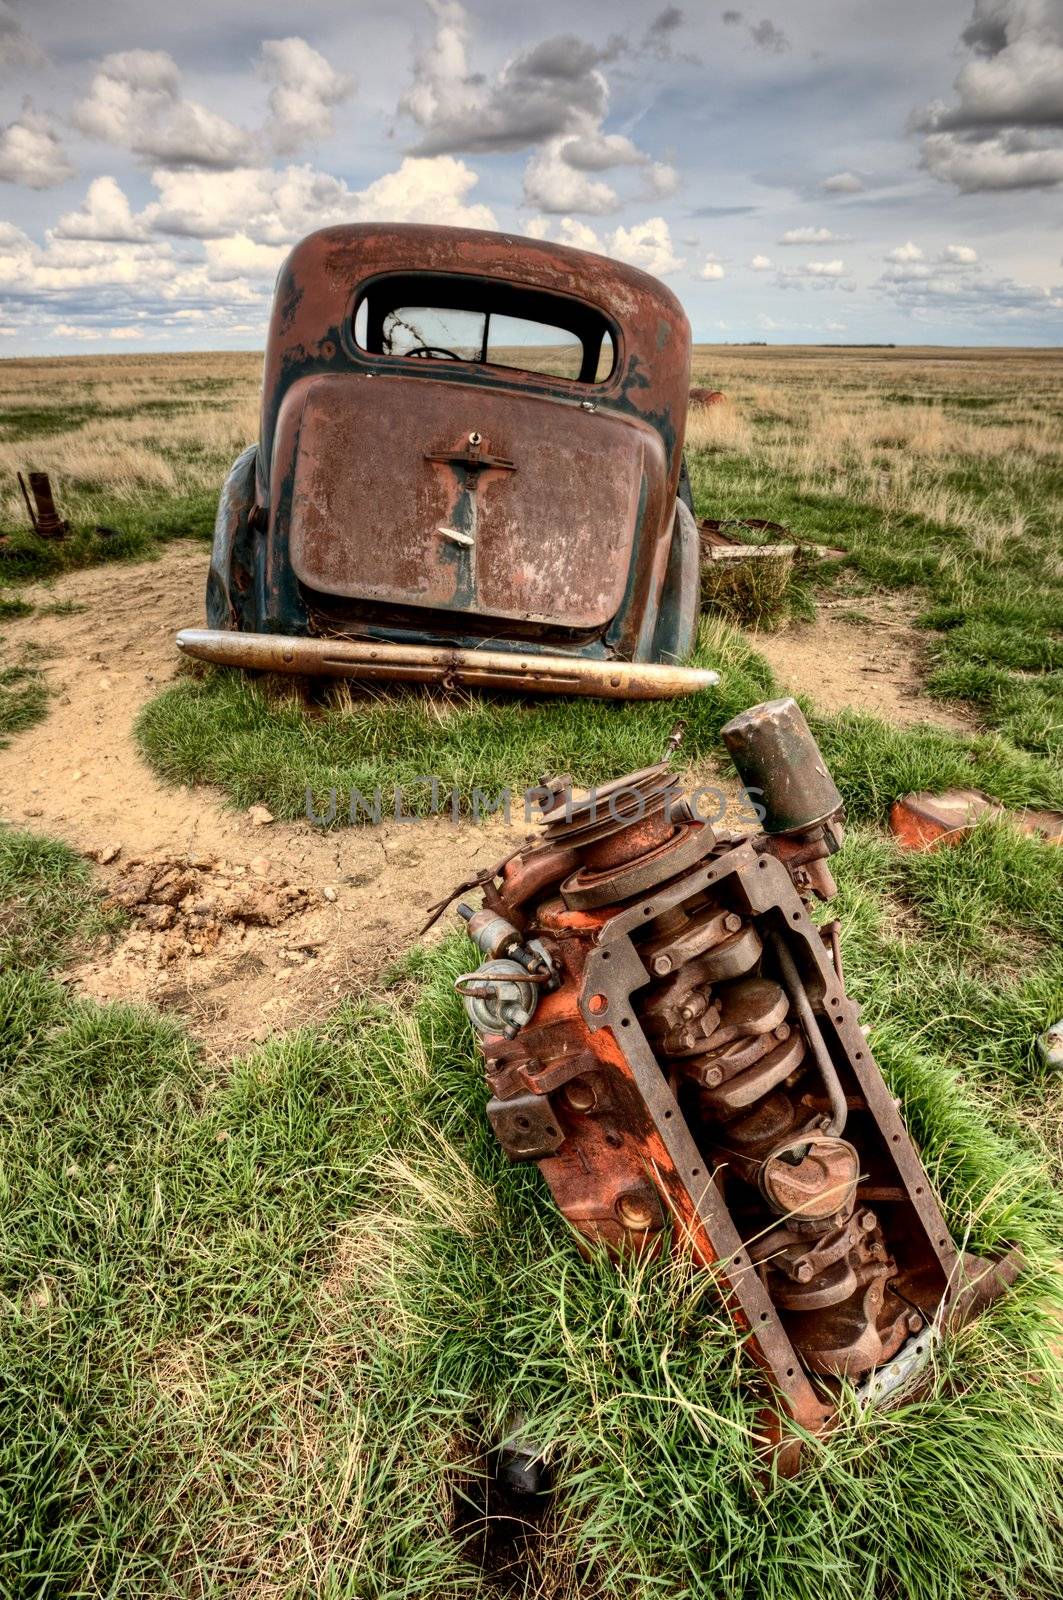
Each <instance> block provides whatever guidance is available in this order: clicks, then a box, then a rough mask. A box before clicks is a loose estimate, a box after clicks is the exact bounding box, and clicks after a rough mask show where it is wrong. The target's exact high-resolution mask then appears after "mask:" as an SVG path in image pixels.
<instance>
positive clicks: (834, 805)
mask: <svg viewBox="0 0 1063 1600" xmlns="http://www.w3.org/2000/svg"><path fill="white" fill-rule="evenodd" d="M720 731H721V735H722V738H723V742H724V744H725V745H726V746H727V749H728V751H729V752H730V756H731V760H732V761H733V762H734V765H735V769H736V771H737V773H738V776H739V777H740V778H741V780H742V782H743V784H744V785H745V788H746V790H747V791H748V793H749V795H750V797H751V798H752V799H753V800H754V801H756V800H759V801H760V804H761V805H762V806H763V807H764V810H765V812H766V816H765V818H764V822H763V827H764V830H765V832H766V833H800V832H802V831H803V830H804V829H806V828H812V827H815V825H816V824H817V823H819V822H825V821H826V819H827V818H828V817H830V816H833V815H834V813H835V812H837V811H840V810H841V807H842V797H841V795H840V794H839V793H838V791H837V789H836V788H835V785H834V779H833V778H832V777H831V775H830V773H829V772H828V771H827V763H826V762H825V761H824V759H823V757H822V755H821V754H820V750H819V746H818V745H817V743H816V741H815V739H814V738H813V737H812V732H811V730H810V728H809V726H808V723H807V722H806V721H805V716H804V712H803V711H802V710H801V707H800V706H799V705H798V704H797V701H796V700H794V699H791V698H790V697H789V696H787V697H786V699H784V700H765V701H764V703H763V704H762V705H759V706H751V707H750V708H749V710H748V711H742V712H739V714H738V716H737V717H733V718H732V719H731V721H730V722H729V723H727V725H726V727H724V728H722V729H721V730H720Z"/></svg>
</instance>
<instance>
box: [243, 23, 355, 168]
mask: <svg viewBox="0 0 1063 1600" xmlns="http://www.w3.org/2000/svg"><path fill="white" fill-rule="evenodd" d="M259 71H260V72H261V73H262V75H263V77H264V78H265V79H266V80H267V82H269V83H271V84H272V85H273V87H272V89H271V90H270V94H269V112H270V114H269V121H268V123H267V125H266V136H267V138H268V140H269V143H270V146H271V147H272V149H273V150H274V151H276V153H277V154H278V155H282V156H290V155H295V154H296V153H297V152H298V151H299V150H301V149H303V148H304V146H306V145H307V144H310V143H313V142H314V141H316V140H319V139H324V138H327V137H328V135H329V134H330V133H331V132H332V112H333V108H334V107H335V106H338V105H341V104H342V103H343V101H344V100H346V99H347V98H348V97H349V96H350V94H351V92H352V90H353V88H354V80H353V79H352V78H351V77H350V76H349V75H348V74H347V73H345V72H337V71H336V70H335V68H334V67H333V66H331V65H330V64H329V62H328V61H326V60H325V57H324V56H323V55H321V54H320V53H319V52H318V51H317V50H315V49H313V47H312V46H311V45H309V44H307V42H306V40H305V39H299V38H289V39H267V40H266V41H265V42H264V43H263V45H262V49H261V51H260V54H259Z"/></svg>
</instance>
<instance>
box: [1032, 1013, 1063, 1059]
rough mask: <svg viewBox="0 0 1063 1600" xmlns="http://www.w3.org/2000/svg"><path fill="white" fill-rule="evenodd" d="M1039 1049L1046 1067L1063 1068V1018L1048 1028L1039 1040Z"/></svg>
mask: <svg viewBox="0 0 1063 1600" xmlns="http://www.w3.org/2000/svg"><path fill="white" fill-rule="evenodd" d="M1037 1049H1038V1051H1039V1053H1040V1056H1041V1060H1042V1061H1043V1062H1044V1064H1045V1066H1046V1067H1055V1069H1056V1071H1057V1072H1058V1071H1059V1070H1060V1069H1061V1068H1063V1018H1061V1019H1060V1021H1059V1022H1054V1023H1053V1024H1052V1026H1051V1027H1050V1028H1046V1029H1045V1031H1044V1033H1042V1035H1041V1037H1040V1038H1039V1039H1038V1041H1037Z"/></svg>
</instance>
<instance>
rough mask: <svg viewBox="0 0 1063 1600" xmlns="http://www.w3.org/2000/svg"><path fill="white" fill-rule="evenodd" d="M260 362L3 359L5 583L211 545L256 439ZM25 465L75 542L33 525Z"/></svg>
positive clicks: (236, 358) (0, 483)
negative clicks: (175, 544) (218, 513)
mask: <svg viewBox="0 0 1063 1600" xmlns="http://www.w3.org/2000/svg"><path fill="white" fill-rule="evenodd" d="M260 365H261V363H260V362H259V361H258V360H257V359H253V358H251V357H249V356H246V355H240V354H234V355H209V356H201V355H168V356H166V357H165V358H162V359H160V358H159V357H157V356H118V357H108V358H105V359H103V360H100V359H93V358H92V357H67V358H62V359H60V360H19V361H5V362H0V488H2V493H0V535H6V540H5V541H4V542H3V543H0V582H3V583H17V582H24V581H26V580H29V579H36V578H49V577H54V576H56V575H57V574H59V573H62V572H66V571H70V570H72V569H74V568H77V567H82V566H87V565H90V564H94V563H96V562H99V561H116V560H130V559H143V558H144V557H145V556H150V554H151V553H152V551H153V550H154V549H156V548H157V546H158V545H159V543H161V542H164V541H166V540H167V539H173V538H180V537H187V536H190V535H191V536H195V537H202V538H209V536H210V534H211V532H212V530H213V526H214V511H215V508H216V506H217V500H218V492H219V490H220V488H221V484H222V481H223V479H224V477H225V474H226V473H227V472H228V470H229V467H230V466H231V465H232V462H233V460H234V459H235V457H236V456H237V455H238V454H239V452H240V451H241V450H242V449H243V448H244V446H245V445H246V444H247V443H248V441H249V440H251V439H253V438H254V437H255V435H256V433H257V429H258V406H257V394H258V378H259V367H260ZM74 395H76V397H77V398H76V400H74V399H72V398H71V396H74ZM29 468H32V469H33V470H35V471H42V472H48V473H49V474H50V475H51V479H52V485H53V488H54V490H55V495H56V502H57V504H58V506H59V509H60V514H61V515H62V516H64V517H66V518H67V519H68V520H69V521H70V523H71V525H72V532H71V534H70V535H69V536H68V537H67V538H65V539H49V540H43V539H38V538H37V537H36V535H35V534H33V532H32V531H31V530H30V528H29V525H28V517H27V514H26V507H25V505H24V503H23V500H22V495H21V493H20V491H19V488H18V483H17V480H16V476H15V475H16V472H17V471H18V470H20V469H21V470H22V471H23V473H25V471H26V470H27V469H29ZM99 527H103V528H106V529H109V530H112V531H111V532H108V533H102V534H101V533H98V532H97V531H96V530H97V528H99Z"/></svg>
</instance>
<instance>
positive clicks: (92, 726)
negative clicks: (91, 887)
mask: <svg viewBox="0 0 1063 1600" xmlns="http://www.w3.org/2000/svg"><path fill="white" fill-rule="evenodd" d="M205 571H206V559H205V551H204V547H203V546H202V545H200V544H197V545H191V544H186V543H182V544H175V545H170V546H168V547H167V548H166V549H165V551H164V552H163V554H162V556H161V557H160V559H159V560H158V561H154V562H147V563H142V564H138V565H135V566H121V567H110V568H107V567H95V568H89V569H87V570H86V571H83V572H76V573H71V574H69V575H67V576H65V577H63V578H61V579H59V580H57V581H56V582H55V584H54V585H52V586H50V587H49V588H47V589H40V590H31V591H27V594H26V597H27V598H28V599H30V600H34V601H40V602H41V603H44V604H48V603H50V602H54V601H56V600H72V601H76V602H77V603H78V604H80V605H84V606H85V608H86V609H85V610H84V611H79V612H76V613H73V614H65V615H60V616H42V615H39V614H34V615H33V616H30V617H26V618H24V619H22V620H21V621H16V622H12V623H8V624H5V627H4V635H5V637H6V638H8V639H9V640H10V642H11V644H12V646H13V647H14V648H18V647H19V646H21V645H22V644H24V643H26V642H28V641H32V642H33V643H34V644H35V645H36V646H38V647H39V648H40V649H42V650H43V651H45V652H47V657H48V658H47V659H46V660H45V662H44V670H45V672H46V675H47V677H48V680H49V683H50V685H51V687H52V689H53V691H54V694H53V699H52V701H51V704H50V710H49V714H48V716H47V717H46V719H45V720H44V721H43V722H42V723H40V724H38V726H37V727H35V728H31V729H29V730H28V731H27V732H25V733H21V734H19V735H18V736H17V737H16V738H14V739H13V740H12V741H11V743H10V745H9V746H8V748H7V749H6V750H0V816H2V817H3V819H4V820H5V821H7V822H10V823H12V824H14V825H15V826H26V827H29V828H32V829H34V830H36V831H39V832H41V833H46V834H49V835H51V836H52V837H55V838H60V839H65V840H66V841H67V842H68V843H69V844H71V845H73V846H74V848H75V849H77V850H80V851H82V852H84V853H86V854H92V855H98V854H101V853H102V854H104V855H105V856H110V857H111V859H110V861H109V862H108V864H107V865H105V866H100V867H99V868H98V869H97V870H98V872H99V874H100V878H101V880H102V881H103V883H104V884H105V885H106V886H107V887H108V888H109V889H113V888H115V887H116V886H117V887H121V886H122V885H123V884H127V883H128V882H129V881H131V880H130V875H129V872H128V867H129V863H130V861H131V860H132V859H137V858H145V857H146V858H150V859H151V861H152V862H153V863H154V864H155V865H156V866H160V865H165V862H164V861H163V860H162V858H173V859H175V860H176V862H177V863H178V870H179V871H180V872H183V871H184V870H185V867H186V865H187V864H188V863H189V862H191V866H192V870H193V871H194V872H196V871H198V878H197V892H198V893H199V894H200V897H201V900H202V902H203V903H204V905H205V903H206V899H208V898H209V899H210V900H211V902H212V904H214V906H215V911H214V912H213V913H211V912H210V911H209V910H207V909H204V911H203V912H202V916H201V917H200V919H199V920H200V921H202V922H203V923H204V924H205V926H206V933H205V935H203V936H202V937H197V935H196V929H195V927H194V926H189V927H188V929H187V937H183V938H181V937H178V935H177V933H176V932H175V929H174V927H173V925H172V923H170V924H167V920H166V919H167V913H166V912H165V910H164V909H160V904H161V905H164V904H165V894H166V892H167V890H166V885H165V883H162V884H161V886H160V885H158V884H157V885H156V886H155V888H154V889H152V890H151V891H146V893H147V896H148V898H147V900H146V902H145V904H144V907H143V908H141V907H138V917H137V921H136V923H135V925H134V929H133V932H132V933H131V935H130V937H129V938H127V939H125V940H123V941H122V942H121V944H120V945H119V946H118V947H117V948H116V949H115V950H114V951H113V952H110V953H108V954H107V955H106V956H104V957H103V958H101V959H100V960H98V961H92V962H89V963H87V964H86V965H84V966H83V967H81V968H79V969H78V970H77V971H76V972H75V973H74V974H73V975H72V979H71V981H72V982H73V983H74V984H76V986H77V987H78V988H79V989H81V990H82V991H84V992H85V993H88V994H91V995H93V996H95V997H96V998H99V999H116V998H123V999H144V1000H150V1001H151V1002H153V1003H154V1004H157V1005H161V1006H164V1007H171V1008H174V1009H177V1010H180V1011H182V1012H183V1013H184V1014H186V1015H187V1017H188V1018H189V1020H190V1023H191V1025H192V1027H193V1029H194V1031H195V1032H196V1034H197V1035H198V1036H199V1037H200V1038H201V1039H203V1040H204V1041H205V1043H206V1044H207V1045H208V1047H209V1048H211V1049H212V1050H214V1051H216V1052H218V1053H219V1054H221V1055H226V1056H227V1055H229V1054H230V1053H231V1052H232V1051H233V1050H234V1049H238V1048H240V1047H241V1046H243V1045H246V1044H247V1043H249V1042H250V1041H252V1040H254V1039H257V1038H261V1037H264V1036H265V1035H266V1034H268V1033H271V1032H273V1031H274V1030H276V1029H280V1028H284V1027H289V1026H292V1025H293V1024H295V1023H296V1022H306V1021H310V1020H313V1019H314V1018H316V1017H318V1016H322V1015H324V1014H325V1013H327V1012H328V1011H329V1010H330V1009H331V1008H332V1007H333V1006H334V1005H335V1003H336V1000H337V997H338V996H339V995H341V994H347V993H352V992H353V993H358V992H360V991H361V990H362V989H363V988H364V987H366V986H368V985H369V984H371V983H372V982H373V980H374V979H376V978H377V977H378V976H379V974H380V972H381V971H382V970H383V969H384V968H385V967H386V966H387V965H388V964H389V963H390V962H391V961H393V960H395V959H396V958H397V957H398V956H400V955H401V954H402V953H403V952H404V951H406V950H407V949H408V948H409V947H410V945H411V944H412V943H413V941H414V939H415V937H416V934H417V929H418V928H419V927H420V925H421V923H422V922H423V921H424V915H425V907H426V906H428V905H430V904H431V903H432V902H434V901H436V900H438V899H440V898H441V897H442V895H443V894H444V893H446V892H447V891H448V890H449V889H450V888H451V887H452V885H453V884H454V883H455V882H457V881H459V880H460V879H461V878H463V877H466V876H467V875H468V874H469V873H470V872H471V871H475V870H476V869H477V868H479V867H483V866H487V865H490V864H491V862H492V861H495V860H498V859H499V858H500V857H501V856H502V855H504V854H505V853H506V851H507V850H508V849H512V848H513V847H514V846H515V845H516V843H518V842H519V840H520V839H521V837H523V834H524V832H525V831H526V830H524V829H523V828H517V829H512V830H507V829H505V828H504V827H503V826H500V825H498V824H489V825H486V826H483V827H477V828H473V827H471V826H469V825H463V826H462V827H461V828H460V829H459V828H456V827H454V826H453V825H452V824H450V823H448V822H447V821H445V820H443V819H434V820H431V821H426V822H424V823H418V824H395V823H392V824H390V825H388V824H384V825H383V826H382V827H379V828H372V829H364V830H363V829H359V830H355V829H344V830H342V831H341V832H337V833H323V832H321V830H319V829H316V828H313V827H312V826H311V825H310V824H309V823H294V824H292V823H280V822H277V823H271V824H269V825H267V826H255V825H254V824H253V823H252V822H251V821H250V819H249V817H248V816H247V815H245V814H243V813H240V812H236V811H233V810H231V809H229V808H227V807H226V806H225V804H224V803H223V801H222V799H221V797H220V796H217V797H213V798H212V795H211V791H209V790H203V789H196V790H190V789H187V788H172V789H171V788H167V787H165V786H164V785H162V784H161V783H160V782H159V781H158V779H157V778H156V777H155V775H154V774H153V772H152V771H151V769H150V768H149V767H148V766H147V765H146V764H145V762H144V761H143V760H142V759H141V757H140V755H139V753H138V751H137V748H136V744H135V742H134V740H133V736H132V731H131V730H132V726H133V723H134V721H135V719H136V716H137V713H138V712H139V710H140V708H141V706H142V705H143V704H144V703H145V701H147V700H148V699H150V698H151V697H152V696H153V695H154V694H156V693H157V692H158V691H159V689H160V688H161V687H162V686H164V685H165V684H166V683H168V682H169V681H170V680H171V679H172V678H173V677H174V676H175V674H176V672H177V653H176V651H175V649H174V644H173V636H174V633H175V632H176V630H177V629H178V628H179V627H181V626H184V625H187V624H189V623H191V622H195V621H197V620H198V619H199V618H200V617H201V615H202V605H203V602H202V594H203V583H204V578H205ZM112 852H114V854H113V855H112ZM132 876H133V877H134V878H135V876H136V874H133V875H132ZM278 889H280V890H284V889H294V890H298V891H303V892H302V893H299V894H295V895H290V896H288V899H289V900H291V901H292V903H293V904H294V905H295V907H296V909H295V910H294V911H292V912H291V913H290V914H285V916H284V918H283V920H281V921H279V922H277V923H275V924H274V925H269V923H268V922H266V923H263V922H261V921H256V920H255V917H256V915H258V914H259V912H260V911H261V907H260V906H259V907H258V908H257V909H256V907H255V906H254V905H252V906H251V908H250V910H248V908H247V907H246V906H243V907H242V908H241V907H237V911H238V915H237V918H236V920H234V919H233V917H232V916H230V914H229V913H230V911H231V910H232V908H233V906H234V905H235V904H236V902H237V901H238V900H239V899H240V897H241V896H242V898H243V900H245V901H246V899H247V893H245V892H244V891H248V892H251V893H254V894H260V895H261V894H265V895H266V896H267V897H269V896H272V897H273V899H275V898H276V895H275V891H277V890H278ZM159 895H162V896H163V900H162V902H160V901H159V900H158V899H157V896H159ZM132 898H134V899H135V895H134V896H133V897H132ZM271 903H272V902H271ZM218 907H220V910H219V909H217V908H218ZM286 912H287V908H286ZM212 916H213V921H212ZM245 916H247V917H250V919H251V920H241V919H242V918H243V917H245ZM219 918H220V921H221V932H220V936H219V937H217V938H215V934H216V933H217V931H218V929H217V924H218V920H219ZM194 922H195V919H193V923H194ZM197 945H198V946H199V947H200V948H199V949H197V948H196V946H197Z"/></svg>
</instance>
